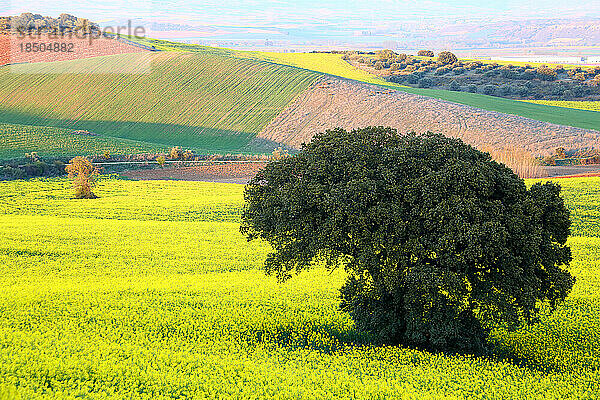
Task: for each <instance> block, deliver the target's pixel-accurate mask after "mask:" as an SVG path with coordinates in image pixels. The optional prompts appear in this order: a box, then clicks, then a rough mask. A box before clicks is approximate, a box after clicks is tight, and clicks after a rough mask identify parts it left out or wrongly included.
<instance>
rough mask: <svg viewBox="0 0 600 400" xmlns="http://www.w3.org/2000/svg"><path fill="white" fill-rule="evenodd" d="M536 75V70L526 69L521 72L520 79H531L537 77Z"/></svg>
mask: <svg viewBox="0 0 600 400" xmlns="http://www.w3.org/2000/svg"><path fill="white" fill-rule="evenodd" d="M535 76H536V75H535V72H534V71H531V70H526V71H524V72H521V74H520V75H519V79H521V80H524V81H529V80H531V79H535Z"/></svg>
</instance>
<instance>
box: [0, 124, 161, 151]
mask: <svg viewBox="0 0 600 400" xmlns="http://www.w3.org/2000/svg"><path fill="white" fill-rule="evenodd" d="M0 138H2V145H1V146H0V159H10V158H19V157H23V155H24V154H25V153H31V152H36V153H38V154H39V155H40V156H50V157H54V156H75V155H80V154H86V155H98V154H104V152H107V151H108V152H109V153H110V154H137V153H164V152H165V151H167V150H168V149H167V147H166V146H159V145H153V144H151V143H148V142H139V141H135V140H127V139H118V138H113V137H109V136H88V135H81V134H75V133H74V131H72V130H69V129H61V128H52V127H40V126H30V125H12V124H2V123H0Z"/></svg>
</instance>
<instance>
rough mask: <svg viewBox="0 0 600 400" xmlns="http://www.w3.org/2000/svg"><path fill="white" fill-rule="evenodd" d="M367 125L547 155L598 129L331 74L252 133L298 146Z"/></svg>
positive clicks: (594, 144) (587, 140)
mask: <svg viewBox="0 0 600 400" xmlns="http://www.w3.org/2000/svg"><path fill="white" fill-rule="evenodd" d="M369 125H383V126H392V127H395V128H397V129H398V130H399V131H401V132H408V131H412V130H414V131H416V132H426V131H433V132H440V133H443V134H445V135H449V136H455V137H460V138H462V139H463V140H465V141H466V142H468V143H470V144H473V145H477V146H492V147H496V148H502V147H506V146H516V147H522V148H525V149H527V150H529V151H530V152H532V153H534V154H539V155H546V154H550V153H553V152H554V149H556V148H557V147H564V148H566V149H569V150H571V149H573V150H576V149H589V148H596V149H598V148H600V132H599V131H595V130H585V129H580V128H573V127H568V126H561V125H555V124H550V123H546V122H540V121H535V120H532V119H527V118H523V117H518V116H514V115H510V114H502V113H498V112H492V111H486V110H481V109H477V108H474V107H469V106H465V105H461V104H456V103H450V102H447V101H442V100H438V99H432V98H429V97H425V96H419V95H415V94H409V93H403V92H400V91H394V90H382V89H381V88H378V87H377V86H372V85H365V84H361V83H357V82H352V81H348V80H340V79H333V78H331V79H329V80H327V81H326V82H322V83H318V84H316V85H314V86H313V87H312V89H311V90H308V91H306V92H305V93H303V95H302V96H299V97H298V98H297V99H296V100H295V101H293V102H292V103H291V104H290V106H289V107H288V108H287V109H286V110H285V111H284V112H283V113H281V114H280V115H279V116H278V117H277V118H276V119H275V120H274V121H273V122H272V123H271V124H269V125H268V126H267V127H266V128H265V129H264V130H263V131H262V132H261V133H260V134H259V135H258V137H259V138H263V139H268V140H272V141H276V142H281V143H283V144H286V145H289V146H291V147H296V148H299V147H300V145H301V144H302V143H303V142H308V141H310V139H311V138H312V136H314V135H315V134H316V133H318V132H322V131H324V130H325V129H329V128H332V127H343V128H348V129H350V128H359V127H364V126H369Z"/></svg>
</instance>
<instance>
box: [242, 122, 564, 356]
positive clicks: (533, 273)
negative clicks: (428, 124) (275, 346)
mask: <svg viewBox="0 0 600 400" xmlns="http://www.w3.org/2000/svg"><path fill="white" fill-rule="evenodd" d="M559 193H560V187H559V186H558V185H557V184H555V183H545V184H540V183H537V184H534V185H533V186H532V187H531V188H530V189H527V187H526V186H525V183H524V182H523V180H522V179H520V178H519V177H518V176H516V175H515V174H514V173H513V172H512V171H511V170H510V169H509V168H507V167H505V166H503V165H501V164H498V163H496V162H494V161H492V160H491V157H490V155H489V154H487V153H482V152H480V151H478V150H476V149H474V148H473V147H471V146H468V145H466V144H464V143H463V142H462V141H460V140H459V139H452V138H447V137H444V136H442V135H436V134H427V135H424V136H416V135H414V134H410V135H406V136H401V135H399V134H398V133H397V132H396V131H395V130H393V129H391V128H382V127H380V128H366V129H359V130H355V131H352V132H346V131H345V130H343V129H339V128H338V129H335V130H332V131H327V132H326V133H322V134H318V135H317V136H315V137H314V138H313V140H312V142H311V143H309V144H306V145H303V146H302V149H301V151H300V153H299V154H297V155H295V156H293V157H287V158H283V159H281V160H278V161H273V162H271V163H269V164H268V165H267V166H266V167H265V168H264V169H263V170H262V171H261V172H259V173H258V174H257V175H256V177H255V178H253V179H252V180H251V182H250V183H249V184H248V185H247V186H246V189H245V193H244V197H245V200H246V205H245V208H244V211H243V214H242V226H241V232H242V233H244V234H245V235H246V236H247V237H248V239H254V238H261V239H264V240H266V241H268V242H269V243H270V244H271V246H272V248H273V250H274V251H273V253H271V254H270V255H269V256H268V258H267V260H266V262H265V270H266V272H267V273H269V274H274V275H276V276H277V277H278V278H279V279H281V280H285V279H288V278H290V277H291V276H292V274H294V273H298V272H300V271H302V270H305V269H307V268H310V267H311V265H313V262H314V261H316V260H319V261H321V262H323V263H324V264H325V265H326V266H327V267H328V268H330V269H333V268H337V267H339V266H344V267H345V269H346V271H347V272H348V278H347V281H346V284H345V285H344V286H343V288H342V290H341V297H342V302H341V307H342V309H343V310H344V311H346V312H348V313H349V314H350V315H351V317H352V318H353V319H354V321H355V323H356V328H357V329H358V330H361V331H366V332H371V333H372V334H374V335H376V336H377V337H379V338H380V339H381V340H382V341H384V342H388V343H403V344H408V345H415V346H420V347H425V348H431V349H450V350H466V351H476V350H480V349H482V348H483V347H484V346H485V339H486V337H487V334H488V332H489V329H491V328H492V327H494V326H496V325H498V324H503V325H504V326H507V327H516V326H519V325H520V324H521V323H524V322H533V321H534V320H535V319H534V317H535V316H536V314H537V313H538V311H539V308H540V305H541V304H547V305H549V306H550V307H553V306H555V305H556V304H557V303H558V302H559V301H560V300H562V299H564V298H565V297H566V296H567V294H568V293H569V291H570V290H571V287H572V285H573V281H574V279H573V278H572V276H571V275H570V274H569V273H568V272H567V271H566V270H564V269H563V267H564V266H565V265H567V264H568V263H569V261H570V260H571V252H570V249H569V247H567V246H566V241H567V237H568V235H569V226H570V220H569V211H568V210H567V209H566V208H565V206H564V204H563V200H562V199H561V198H560V196H559Z"/></svg>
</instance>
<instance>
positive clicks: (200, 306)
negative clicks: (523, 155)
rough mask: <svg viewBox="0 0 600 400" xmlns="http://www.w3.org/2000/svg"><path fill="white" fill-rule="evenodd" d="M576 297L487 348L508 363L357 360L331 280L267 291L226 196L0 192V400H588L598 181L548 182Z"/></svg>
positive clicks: (134, 190)
mask: <svg viewBox="0 0 600 400" xmlns="http://www.w3.org/2000/svg"><path fill="white" fill-rule="evenodd" d="M560 182H561V184H562V185H563V187H564V190H565V197H566V201H567V204H568V205H569V207H570V208H571V209H572V210H573V211H574V214H575V215H576V216H577V217H576V218H575V226H574V232H575V234H577V235H587V237H575V238H572V239H571V241H570V243H571V246H572V248H573V251H574V262H573V265H572V267H571V270H572V272H573V273H574V274H575V275H576V276H577V279H578V280H577V283H576V286H575V288H574V291H573V293H572V295H571V296H570V298H569V299H568V300H567V302H566V303H565V304H564V305H561V306H560V307H559V309H558V311H557V313H556V314H554V315H553V316H551V317H544V318H542V321H541V324H540V325H537V326H534V327H532V328H528V329H523V330H519V331H517V332H515V333H507V332H502V331H499V332H495V334H494V338H495V340H496V341H497V352H498V354H504V355H506V356H507V357H509V358H515V359H516V358H519V359H522V360H523V364H521V365H519V364H517V363H514V362H510V361H509V360H505V361H495V360H493V359H484V358H472V357H463V356H451V355H441V354H430V353H427V352H422V351H417V350H410V349H405V348H402V347H396V346H391V347H372V346H369V345H367V344H361V343H364V342H366V339H367V338H365V337H363V336H361V335H358V334H357V333H356V332H355V331H354V329H353V326H352V323H351V321H350V319H349V318H348V316H347V315H346V314H344V313H342V312H340V311H339V309H338V302H339V299H338V288H339V287H340V286H341V284H342V283H343V280H344V275H343V273H341V272H339V271H338V272H334V273H333V274H329V273H327V272H326V271H324V270H322V269H320V268H315V269H314V270H313V271H312V272H310V273H306V274H302V275H301V276H299V277H295V278H293V279H292V280H291V281H289V282H287V283H286V284H278V283H277V282H276V281H275V280H274V279H272V278H269V277H265V276H264V274H263V272H262V271H261V263H262V262H263V260H264V259H265V257H266V254H267V252H268V251H269V249H268V247H267V246H265V245H264V244H262V243H257V242H251V243H247V242H246V241H245V239H244V238H243V237H242V236H241V235H240V234H239V232H238V224H237V221H238V218H239V212H240V209H241V206H242V190H243V187H242V186H241V185H225V184H208V183H197V182H160V181H155V182H135V181H122V180H111V179H109V180H103V181H101V183H100V186H99V187H98V189H97V191H96V192H97V194H98V195H99V196H100V198H99V199H96V200H93V201H79V200H73V199H72V198H71V190H70V188H69V183H68V182H67V181H65V180H60V179H53V180H47V181H44V180H39V181H38V180H32V181H14V182H0V203H1V205H2V207H1V209H2V210H3V212H4V215H3V214H0V398H13V397H15V398H16V397H17V396H18V395H19V394H20V395H21V396H22V398H31V399H50V398H52V399H54V398H68V397H69V398H72V397H75V396H80V397H83V398H87V397H90V398H105V397H112V398H141V399H160V398H183V397H188V398H205V397H206V398H281V399H284V398H285V399H288V398H381V399H383V398H401V397H402V398H414V399H422V398H438V399H443V398H460V399H463V398H472V399H482V398H489V399H497V398H505V399H522V398H530V399H562V398H572V399H576V398H582V399H583V398H588V399H591V398H594V393H598V392H599V391H600V384H599V382H600V370H599V369H598V367H600V356H599V355H598V353H597V352H595V349H597V348H598V347H599V346H600V297H599V293H600V281H599V279H598V276H597V271H596V270H597V265H598V263H599V262H600V225H599V224H598V222H599V221H600V213H599V212H598V209H597V208H595V207H594V205H595V204H597V203H598V201H600V178H586V179H577V180H561V181H560Z"/></svg>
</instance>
